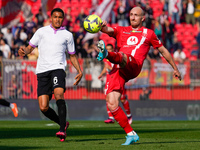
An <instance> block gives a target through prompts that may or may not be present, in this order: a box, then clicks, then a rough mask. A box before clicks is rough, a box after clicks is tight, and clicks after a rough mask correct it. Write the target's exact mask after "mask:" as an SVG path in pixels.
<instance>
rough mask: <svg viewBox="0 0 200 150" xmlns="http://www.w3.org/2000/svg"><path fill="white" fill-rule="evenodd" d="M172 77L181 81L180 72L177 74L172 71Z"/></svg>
mask: <svg viewBox="0 0 200 150" xmlns="http://www.w3.org/2000/svg"><path fill="white" fill-rule="evenodd" d="M173 76H174V77H175V78H178V79H179V80H180V81H181V80H182V78H181V74H180V72H179V71H178V70H174V72H173Z"/></svg>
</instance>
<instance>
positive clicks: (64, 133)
mask: <svg viewBox="0 0 200 150" xmlns="http://www.w3.org/2000/svg"><path fill="white" fill-rule="evenodd" d="M56 136H57V137H58V138H60V141H61V142H64V141H65V138H66V136H67V134H66V132H61V131H58V132H57V133H56Z"/></svg>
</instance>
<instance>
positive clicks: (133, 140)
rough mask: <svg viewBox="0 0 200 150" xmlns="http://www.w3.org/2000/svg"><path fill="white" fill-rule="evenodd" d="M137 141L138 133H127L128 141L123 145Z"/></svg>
mask: <svg viewBox="0 0 200 150" xmlns="http://www.w3.org/2000/svg"><path fill="white" fill-rule="evenodd" d="M137 141H139V136H138V135H137V134H136V135H127V136H126V142H125V143H123V144H122V145H130V144H133V143H135V142H137Z"/></svg>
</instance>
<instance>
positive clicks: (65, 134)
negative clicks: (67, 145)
mask: <svg viewBox="0 0 200 150" xmlns="http://www.w3.org/2000/svg"><path fill="white" fill-rule="evenodd" d="M67 128H69V122H68V121H66V126H65V132H61V131H58V132H57V133H56V136H57V137H59V138H60V141H61V142H64V140H65V138H66V137H67V133H66V130H67Z"/></svg>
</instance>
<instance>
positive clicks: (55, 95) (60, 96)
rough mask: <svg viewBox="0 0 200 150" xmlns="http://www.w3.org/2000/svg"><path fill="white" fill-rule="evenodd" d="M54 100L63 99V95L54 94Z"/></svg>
mask: <svg viewBox="0 0 200 150" xmlns="http://www.w3.org/2000/svg"><path fill="white" fill-rule="evenodd" d="M54 97H55V99H56V100H59V99H64V95H63V94H62V93H58V94H54Z"/></svg>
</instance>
